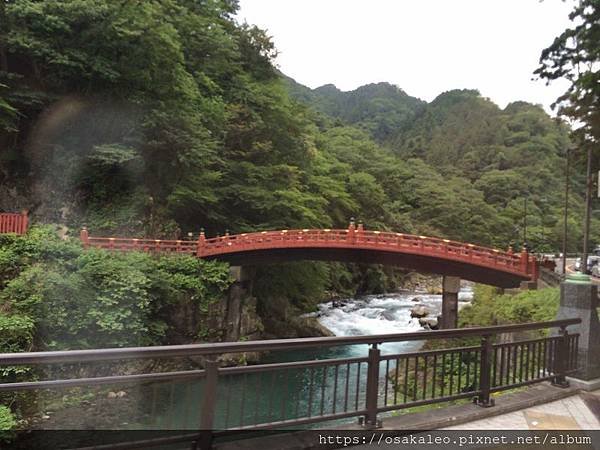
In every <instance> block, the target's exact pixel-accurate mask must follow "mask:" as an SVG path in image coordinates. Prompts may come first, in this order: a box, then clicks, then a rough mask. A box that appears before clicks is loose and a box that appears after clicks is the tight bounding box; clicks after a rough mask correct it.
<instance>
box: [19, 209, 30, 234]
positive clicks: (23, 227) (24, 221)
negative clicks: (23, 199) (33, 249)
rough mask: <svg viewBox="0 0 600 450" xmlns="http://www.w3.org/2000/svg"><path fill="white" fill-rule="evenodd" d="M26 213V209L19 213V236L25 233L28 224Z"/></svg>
mask: <svg viewBox="0 0 600 450" xmlns="http://www.w3.org/2000/svg"><path fill="white" fill-rule="evenodd" d="M28 213H29V211H27V210H26V209H24V210H22V211H21V229H20V232H19V234H25V233H27V225H28V223H29V217H28V216H27V214H28Z"/></svg>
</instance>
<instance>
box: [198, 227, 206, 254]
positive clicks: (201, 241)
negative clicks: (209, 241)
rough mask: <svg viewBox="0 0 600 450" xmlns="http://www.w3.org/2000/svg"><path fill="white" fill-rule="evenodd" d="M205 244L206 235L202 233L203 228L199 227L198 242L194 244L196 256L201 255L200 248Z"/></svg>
mask: <svg viewBox="0 0 600 450" xmlns="http://www.w3.org/2000/svg"><path fill="white" fill-rule="evenodd" d="M205 246H206V236H205V235H204V228H200V234H199V235H198V242H197V244H196V256H202V250H204V247H205Z"/></svg>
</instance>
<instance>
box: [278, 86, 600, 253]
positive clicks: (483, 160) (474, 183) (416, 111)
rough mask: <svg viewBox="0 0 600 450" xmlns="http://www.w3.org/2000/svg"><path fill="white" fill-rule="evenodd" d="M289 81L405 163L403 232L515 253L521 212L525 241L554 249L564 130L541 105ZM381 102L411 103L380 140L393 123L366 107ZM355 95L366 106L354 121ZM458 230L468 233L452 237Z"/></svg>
mask: <svg viewBox="0 0 600 450" xmlns="http://www.w3.org/2000/svg"><path fill="white" fill-rule="evenodd" d="M285 82H286V85H287V86H288V91H289V92H290V95H291V96H292V97H293V98H296V99H297V100H298V101H299V102H302V103H304V104H307V105H309V106H310V107H311V108H313V109H315V110H317V111H319V112H321V113H322V114H324V115H327V116H330V117H333V118H335V119H336V120H338V122H337V127H338V128H339V127H340V125H342V124H345V126H348V125H352V126H354V127H357V128H360V129H362V130H364V131H365V132H367V133H369V134H370V137H371V139H373V140H375V141H376V142H378V143H379V147H380V148H381V149H382V151H383V152H384V153H385V154H386V155H392V159H393V160H394V161H395V162H396V164H397V163H398V160H399V161H402V163H403V164H405V165H407V166H408V167H407V168H406V170H407V172H406V173H405V174H403V178H402V181H401V182H400V181H397V182H396V184H402V185H403V186H404V187H406V188H407V190H406V191H404V192H406V193H409V194H410V195H408V194H407V196H405V197H403V196H402V194H401V193H400V192H397V191H396V192H394V194H393V197H394V200H395V202H396V205H398V204H401V205H402V208H403V210H404V211H410V213H408V214H407V215H405V216H404V217H405V218H407V222H405V224H406V225H407V226H410V225H412V224H418V225H417V226H416V227H417V229H419V230H421V232H429V233H434V234H435V233H438V234H439V233H442V234H444V235H447V236H454V237H455V238H463V239H468V238H469V237H475V236H476V239H479V241H481V242H483V241H485V242H489V243H493V244H495V245H505V244H507V243H513V244H516V245H517V247H519V246H520V245H521V243H522V241H523V231H524V230H523V229H524V226H525V220H524V214H525V208H526V207H527V226H528V230H527V240H528V243H529V244H530V245H532V246H533V248H534V249H538V250H544V249H545V250H547V251H550V250H552V249H558V248H559V247H560V239H561V238H560V236H561V229H562V216H561V209H562V208H563V206H564V167H565V156H566V149H567V148H568V146H569V145H570V142H569V130H568V128H567V127H566V125H564V124H563V123H562V122H560V121H557V120H556V119H552V118H551V117H550V116H548V114H546V112H545V111H544V110H543V109H542V108H541V107H540V106H537V105H532V104H529V103H526V102H522V101H516V102H513V103H511V104H509V105H508V106H507V107H506V108H504V109H501V108H499V107H498V106H497V105H496V104H494V103H493V102H492V101H490V100H489V99H487V98H484V97H482V96H481V94H480V93H479V92H478V91H477V90H466V89H465V90H454V91H449V92H445V93H442V94H440V95H439V96H438V97H437V98H436V99H434V100H433V101H432V102H431V103H425V102H421V101H419V100H417V99H415V98H414V97H410V96H408V95H407V94H405V93H404V92H403V91H401V90H400V89H399V88H397V87H395V86H392V85H390V84H387V83H380V84H377V85H367V86H362V87H359V88H357V89H356V90H354V91H350V92H342V91H340V90H339V89H337V88H336V87H335V86H333V85H325V86H322V87H319V88H317V89H310V88H307V87H306V86H302V85H301V84H299V83H297V82H295V81H294V80H292V79H290V78H288V77H285ZM384 98H386V99H388V100H389V101H388V103H387V104H388V105H390V104H394V105H396V106H397V108H402V107H408V108H409V110H410V114H408V115H406V116H405V117H404V119H403V120H402V121H400V122H398V124H397V125H396V126H395V127H393V128H392V129H391V131H390V132H389V133H385V134H379V133H378V132H377V131H374V130H382V129H385V128H386V127H387V124H388V123H389V121H388V120H389V116H391V117H397V116H395V115H394V113H393V111H392V112H389V111H390V110H373V109H370V108H369V107H368V105H373V104H376V103H377V102H378V101H380V100H381V99H384ZM357 99H360V103H361V104H362V105H363V107H362V108H361V109H360V111H361V113H362V115H361V116H360V120H356V115H355V111H356V110H355V108H354V106H355V105H356V104H357V102H358V101H359V100H357ZM339 121H341V124H340V122H339ZM334 123H335V122H334ZM367 124H368V125H367ZM346 145H347V148H351V146H352V144H351V143H350V142H347V143H346ZM575 156H576V157H577V155H575ZM379 159H381V158H379ZM404 167H406V166H404ZM396 168H398V166H396ZM422 171H425V172H422ZM400 173H402V172H400ZM421 173H423V176H419V174H421ZM582 173H583V171H582V170H576V171H575V174H574V175H572V183H573V186H572V189H573V190H574V192H575V194H574V195H573V197H572V198H571V205H570V206H571V211H572V213H571V215H570V233H571V235H572V236H573V239H572V242H571V245H572V249H573V250H574V249H575V248H577V246H578V245H579V242H580V238H581V226H580V225H579V223H580V217H581V212H582V208H583V203H582V198H583V190H584V185H583V179H582ZM383 184H384V185H386V183H383ZM386 188H387V189H388V190H389V189H390V187H389V186H386ZM525 202H527V206H526V205H525ZM385 209H386V211H387V212H391V211H394V209H393V207H391V206H390V205H387V206H386V208H385ZM388 223H389V222H388ZM397 223H399V224H400V223H402V222H397ZM462 226H465V227H466V228H464V231H465V233H464V234H462V233H460V231H458V230H460V229H461V227H462ZM467 230H468V231H467ZM598 237H600V236H597V237H596V238H598Z"/></svg>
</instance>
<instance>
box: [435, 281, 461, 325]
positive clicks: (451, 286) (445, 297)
mask: <svg viewBox="0 0 600 450" xmlns="http://www.w3.org/2000/svg"><path fill="white" fill-rule="evenodd" d="M458 291H460V278H459V277H448V276H444V277H443V279H442V315H441V317H440V321H439V324H440V329H442V330H443V329H449V328H457V327H458Z"/></svg>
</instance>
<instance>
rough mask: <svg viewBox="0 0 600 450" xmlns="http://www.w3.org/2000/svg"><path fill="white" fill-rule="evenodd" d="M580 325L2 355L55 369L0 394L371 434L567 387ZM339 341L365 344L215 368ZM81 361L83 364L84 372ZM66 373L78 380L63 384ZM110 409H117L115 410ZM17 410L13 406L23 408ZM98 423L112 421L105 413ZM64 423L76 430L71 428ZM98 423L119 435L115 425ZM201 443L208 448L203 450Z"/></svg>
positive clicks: (177, 419) (157, 422) (152, 422)
mask: <svg viewBox="0 0 600 450" xmlns="http://www.w3.org/2000/svg"><path fill="white" fill-rule="evenodd" d="M580 322H581V320H580V319H567V320H557V321H551V322H541V323H528V324H518V325H502V326H493V327H477V328H464V329H453V330H440V331H420V332H414V333H402V334H387V335H373V336H351V337H323V338H305V339H277V340H267V341H250V342H234V343H215V344H191V345H177V346H157V347H140V348H118V349H97V350H72V351H56V352H34V353H5V354H0V369H7V368H9V367H14V366H29V370H34V369H36V368H37V369H38V371H37V372H36V376H38V377H41V375H43V374H44V371H43V370H41V371H40V368H48V367H49V366H52V365H57V364H62V365H63V366H61V367H60V368H59V369H56V370H58V371H57V372H54V373H55V376H48V373H52V372H46V379H39V380H32V381H14V380H13V381H12V382H4V383H1V384H0V396H2V395H4V396H6V395H7V394H10V395H12V396H13V397H14V398H13V402H14V401H17V402H18V401H24V402H25V400H26V399H29V401H31V397H27V396H18V395H15V394H16V393H18V392H21V391H34V392H36V393H37V395H38V398H42V397H43V396H42V395H41V392H48V390H61V389H62V390H67V391H68V390H69V389H71V388H78V389H79V391H77V392H78V394H77V395H79V396H81V395H82V394H87V395H91V398H92V399H96V400H91V401H92V403H93V404H94V405H97V406H96V407H95V408H97V409H98V408H100V409H101V408H102V407H103V406H101V405H102V402H100V401H99V400H98V399H102V398H104V397H105V396H106V391H105V390H106V386H119V387H122V386H130V388H128V389H130V397H131V398H133V395H134V393H136V392H137V394H138V395H139V399H138V400H137V401H136V402H135V406H136V407H135V414H137V416H135V417H133V416H132V412H131V411H125V413H126V414H128V416H127V417H128V423H129V424H137V426H138V427H141V428H146V429H189V430H204V431H207V430H208V431H210V433H209V434H210V435H221V434H224V433H229V432H233V431H240V430H261V429H272V428H282V427H286V428H290V427H292V428H294V427H298V426H301V425H305V424H310V423H316V422H327V421H331V420H335V419H343V418H348V417H359V418H360V420H361V422H362V423H363V424H364V425H365V426H366V427H378V426H380V425H381V420H380V417H379V414H381V413H384V412H389V411H394V410H400V409H403V408H408V407H412V406H418V405H426V404H430V403H439V402H447V401H450V400H457V399H463V398H474V399H475V401H476V402H477V403H478V404H479V405H481V406H492V405H493V399H492V398H491V394H492V393H494V392H498V391H503V390H506V389H512V388H515V387H519V386H525V385H528V384H532V383H539V382H542V381H545V380H550V381H552V382H553V383H554V384H556V385H560V386H565V385H566V384H567V383H566V380H565V376H566V375H567V374H569V373H572V372H574V371H575V370H576V369H577V348H578V342H579V334H577V333H575V334H570V333H568V332H567V327H568V326H569V325H575V324H578V323H580ZM551 328H558V329H559V331H558V334H555V335H546V336H540V335H536V336H533V337H530V336H527V338H526V339H521V340H517V341H514V342H496V336H498V335H499V334H503V333H520V334H522V333H525V332H533V331H535V332H537V333H539V332H540V330H549V329H551ZM465 338H479V341H476V342H477V343H473V344H474V345H462V346H454V347H451V348H445V347H444V348H438V349H433V350H428V351H417V352H407V353H395V352H392V353H387V354H382V350H381V348H380V346H381V345H382V344H386V343H393V342H408V341H424V340H451V339H465ZM346 345H368V346H370V348H369V350H368V354H367V355H366V356H357V357H352V358H330V357H328V358H327V359H314V358H312V357H310V358H307V359H303V360H298V361H291V362H276V363H262V364H257V365H249V366H245V365H241V366H235V367H221V364H220V362H219V360H220V358H222V357H223V356H225V355H231V354H243V353H245V352H269V353H274V352H281V351H290V350H305V349H323V348H327V349H331V348H332V347H339V346H346ZM197 357H200V358H201V359H202V361H203V368H202V369H192V370H179V371H152V370H149V369H148V367H146V368H144V369H140V370H141V371H140V372H138V373H131V371H132V369H131V367H132V366H131V364H132V362H134V361H141V360H151V361H152V362H153V364H156V361H157V360H158V359H163V358H171V359H172V358H187V359H188V360H189V359H192V360H193V359H194V358H197ZM108 361H114V362H117V363H118V364H119V365H120V366H119V367H120V369H121V371H123V370H125V371H126V372H127V373H122V374H115V373H114V371H116V369H115V367H111V366H107V365H106V363H107V362H108ZM128 361H129V363H127V362H128ZM65 364H66V365H67V367H65V366H64V365H65ZM128 364H129V365H128ZM86 365H89V366H90V367H89V368H88V369H87V371H84V372H81V370H82V367H83V366H86ZM124 367H126V369H124ZM90 371H91V372H90ZM111 371H113V372H111ZM67 373H84V374H85V376H80V377H67V378H65V377H64V375H65V374H67ZM57 374H58V376H57ZM60 375H62V377H60ZM92 375H93V376H92ZM81 389H84V390H83V391H81ZM102 389H105V390H104V391H103V390H102ZM103 396H104V397H103ZM56 398H58V399H61V398H62V399H65V398H68V395H66V394H64V395H63V394H59V395H57V397H56ZM132 401H133V400H132ZM88 404H89V401H88ZM109 406H110V405H109ZM114 406H115V407H116V408H121V406H119V403H118V402H117V403H115V404H114ZM17 407H18V408H19V407H20V406H19V405H18V403H17ZM104 407H107V405H106V404H104ZM26 409H27V407H26V405H22V410H26ZM97 412H98V411H95V413H94V414H93V416H95V415H96V413H97ZM82 414H84V413H83V412H82ZM97 415H98V417H107V416H109V415H107V414H106V411H104V412H103V413H102V414H100V413H98V414H97ZM115 417H118V414H116V413H115ZM115 420H119V419H115ZM66 426H67V427H69V428H71V429H72V428H76V427H74V426H73V424H72V423H67V424H66ZM106 426H107V427H109V428H110V429H115V428H119V424H118V423H117V424H107V425H106ZM94 428H102V426H95V427H94ZM204 435H206V434H204ZM187 436H188V437H187V438H186V439H188V438H189V435H187ZM198 439H199V438H198ZM198 442H200V441H198ZM161 443H164V442H163V441H161ZM206 445H207V444H206V441H205V442H204V444H203V446H206Z"/></svg>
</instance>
